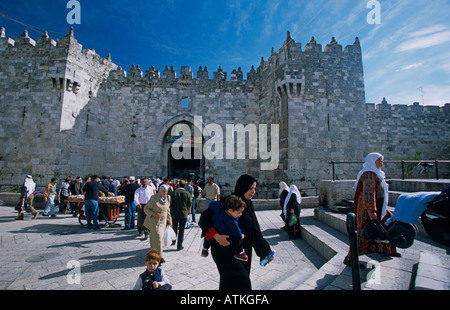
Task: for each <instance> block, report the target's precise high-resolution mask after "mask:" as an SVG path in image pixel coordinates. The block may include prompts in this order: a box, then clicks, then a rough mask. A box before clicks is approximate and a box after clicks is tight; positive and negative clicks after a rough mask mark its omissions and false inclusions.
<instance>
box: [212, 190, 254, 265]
mask: <svg viewBox="0 0 450 310" xmlns="http://www.w3.org/2000/svg"><path fill="white" fill-rule="evenodd" d="M245 207H246V204H245V202H244V201H243V200H242V199H241V198H239V197H238V196H236V195H231V196H229V197H227V198H225V200H224V202H223V205H222V204H221V203H220V202H218V201H212V202H211V203H210V204H209V208H210V209H211V210H212V211H214V215H213V217H212V220H213V223H214V228H215V229H216V230H217V232H218V233H219V234H221V235H229V236H230V238H231V242H230V243H231V246H232V248H233V253H235V254H234V258H236V259H238V260H241V261H244V262H246V261H247V260H248V256H247V254H246V253H245V249H244V247H243V242H242V239H244V234H243V233H242V232H241V229H240V228H239V225H238V219H239V217H241V215H242V212H243V211H244V209H245ZM205 240H206V239H205ZM204 248H205V247H204Z"/></svg>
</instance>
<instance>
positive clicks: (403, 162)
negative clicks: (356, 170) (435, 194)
mask: <svg viewBox="0 0 450 310" xmlns="http://www.w3.org/2000/svg"><path fill="white" fill-rule="evenodd" d="M328 163H329V164H331V167H332V171H333V181H336V173H335V165H336V164H364V161H330V162H328ZM383 163H385V164H402V179H403V180H404V179H405V163H419V164H420V163H424V164H425V163H433V164H434V169H435V172H436V179H437V180H439V163H446V164H449V163H450V160H447V159H444V160H436V159H435V160H385V161H383Z"/></svg>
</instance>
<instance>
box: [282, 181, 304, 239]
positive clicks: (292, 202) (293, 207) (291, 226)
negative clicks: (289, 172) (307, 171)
mask: <svg viewBox="0 0 450 310" xmlns="http://www.w3.org/2000/svg"><path fill="white" fill-rule="evenodd" d="M301 202H302V196H301V194H300V191H299V190H298V188H297V186H295V185H291V187H290V188H289V194H288V195H287V197H286V199H285V201H284V205H283V216H284V218H285V222H286V231H287V232H288V236H289V238H290V239H295V238H298V237H300V203H301Z"/></svg>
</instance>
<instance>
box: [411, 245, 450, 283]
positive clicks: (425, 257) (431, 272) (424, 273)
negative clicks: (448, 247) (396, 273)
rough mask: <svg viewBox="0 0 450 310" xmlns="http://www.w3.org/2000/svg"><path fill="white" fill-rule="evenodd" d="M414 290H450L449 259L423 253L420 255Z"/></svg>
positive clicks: (435, 254) (445, 256)
mask: <svg viewBox="0 0 450 310" xmlns="http://www.w3.org/2000/svg"><path fill="white" fill-rule="evenodd" d="M414 289H415V290H450V257H449V256H448V255H440V254H437V253H432V252H428V251H424V252H422V253H420V258H419V265H418V267H417V276H416V280H415V286H414Z"/></svg>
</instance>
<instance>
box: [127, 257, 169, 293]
mask: <svg viewBox="0 0 450 310" xmlns="http://www.w3.org/2000/svg"><path fill="white" fill-rule="evenodd" d="M160 261H161V255H160V254H159V253H158V251H156V250H150V251H149V252H148V253H147V256H146V257H145V265H146V266H147V269H146V270H145V272H143V273H141V274H140V275H139V278H138V279H137V281H136V284H135V285H134V287H133V290H141V289H142V290H171V289H172V285H171V284H170V283H169V279H168V278H167V276H166V274H165V273H164V270H162V269H161V267H160V266H159V263H160Z"/></svg>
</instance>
